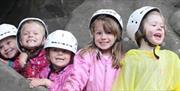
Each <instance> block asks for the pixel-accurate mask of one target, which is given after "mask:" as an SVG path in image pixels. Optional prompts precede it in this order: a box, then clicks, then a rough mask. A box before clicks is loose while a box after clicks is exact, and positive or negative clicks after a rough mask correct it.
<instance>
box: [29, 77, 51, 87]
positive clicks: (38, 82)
mask: <svg viewBox="0 0 180 91" xmlns="http://www.w3.org/2000/svg"><path fill="white" fill-rule="evenodd" d="M28 79H29V80H30V83H29V86H30V88H35V87H38V86H45V87H49V86H50V85H51V84H52V81H51V80H49V79H40V78H28Z"/></svg>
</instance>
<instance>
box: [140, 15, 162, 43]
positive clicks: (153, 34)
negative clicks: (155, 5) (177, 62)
mask: <svg viewBox="0 0 180 91" xmlns="http://www.w3.org/2000/svg"><path fill="white" fill-rule="evenodd" d="M144 30H145V31H146V37H147V39H148V40H149V41H150V42H151V43H152V44H155V45H160V44H162V42H163V40H164V36H165V25H164V20H163V18H162V16H161V15H160V14H159V13H157V14H151V15H149V16H148V17H147V18H146V20H145V22H144Z"/></svg>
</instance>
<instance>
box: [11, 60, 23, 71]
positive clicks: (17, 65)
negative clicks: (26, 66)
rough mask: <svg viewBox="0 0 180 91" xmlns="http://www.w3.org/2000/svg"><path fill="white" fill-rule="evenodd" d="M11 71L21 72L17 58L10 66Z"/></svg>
mask: <svg viewBox="0 0 180 91" xmlns="http://www.w3.org/2000/svg"><path fill="white" fill-rule="evenodd" d="M12 67H13V69H14V70H16V71H17V72H18V73H21V71H22V69H23V68H22V67H21V65H20V63H19V58H17V59H15V60H14V62H13V65H12Z"/></svg>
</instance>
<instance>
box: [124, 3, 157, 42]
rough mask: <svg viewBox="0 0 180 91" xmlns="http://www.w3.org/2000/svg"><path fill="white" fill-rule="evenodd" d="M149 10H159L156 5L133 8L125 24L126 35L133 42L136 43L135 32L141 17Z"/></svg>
mask: <svg viewBox="0 0 180 91" xmlns="http://www.w3.org/2000/svg"><path fill="white" fill-rule="evenodd" d="M151 10H157V11H159V12H160V10H159V9H158V8H157V7H152V6H144V7H141V8H139V9H137V10H135V11H134V12H133V13H132V14H131V15H130V17H129V20H128V22H127V26H126V31H127V32H126V33H127V35H128V37H129V38H130V39H131V40H132V41H134V42H135V43H136V40H135V33H136V32H137V31H138V30H139V26H140V24H141V21H142V19H143V17H144V16H145V15H146V14H147V13H148V12H149V11H151Z"/></svg>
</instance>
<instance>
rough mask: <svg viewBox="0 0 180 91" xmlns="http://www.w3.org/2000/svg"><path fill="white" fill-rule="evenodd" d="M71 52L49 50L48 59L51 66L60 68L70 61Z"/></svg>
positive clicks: (57, 49)
mask: <svg viewBox="0 0 180 91" xmlns="http://www.w3.org/2000/svg"><path fill="white" fill-rule="evenodd" d="M71 55H72V52H70V51H68V50H64V49H60V48H50V50H49V58H50V61H51V63H52V64H53V65H55V66H56V67H59V68H62V67H65V66H66V65H68V64H69V63H70V61H71Z"/></svg>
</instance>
